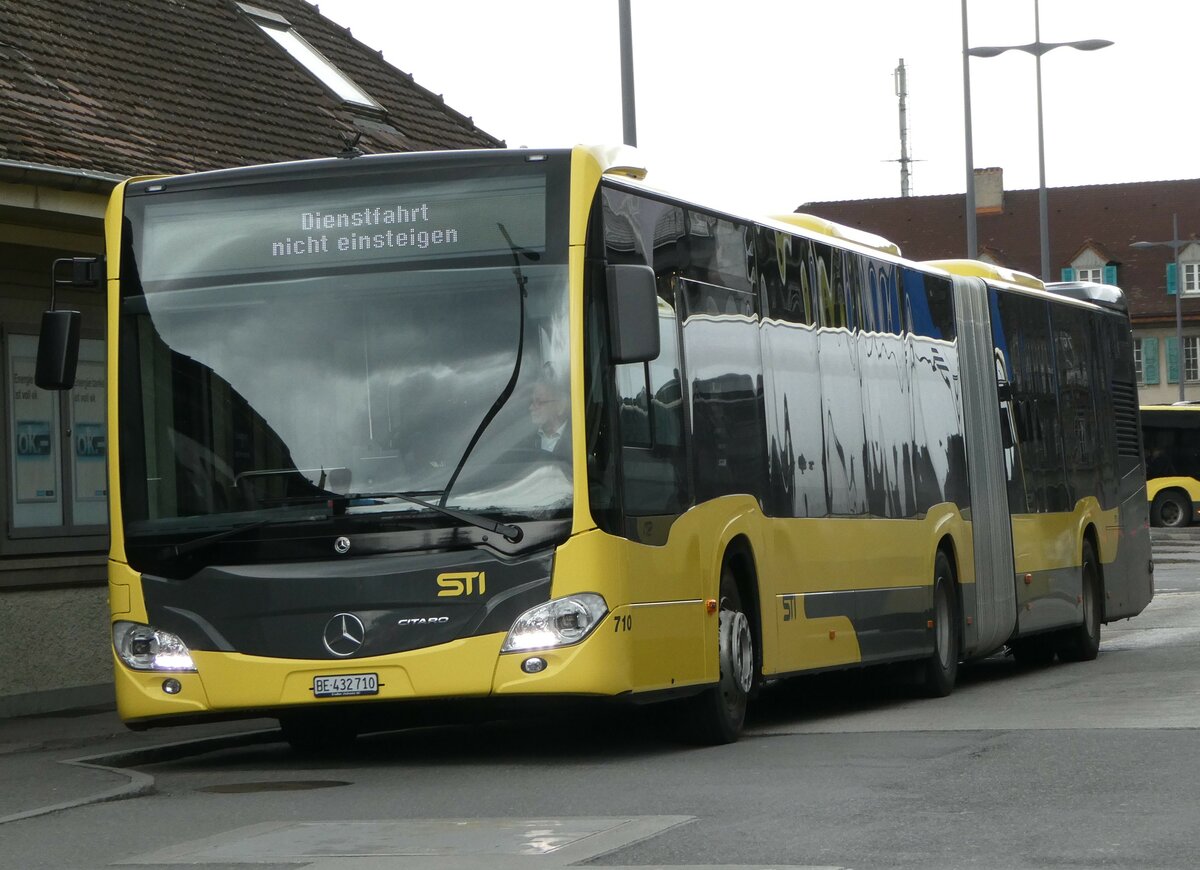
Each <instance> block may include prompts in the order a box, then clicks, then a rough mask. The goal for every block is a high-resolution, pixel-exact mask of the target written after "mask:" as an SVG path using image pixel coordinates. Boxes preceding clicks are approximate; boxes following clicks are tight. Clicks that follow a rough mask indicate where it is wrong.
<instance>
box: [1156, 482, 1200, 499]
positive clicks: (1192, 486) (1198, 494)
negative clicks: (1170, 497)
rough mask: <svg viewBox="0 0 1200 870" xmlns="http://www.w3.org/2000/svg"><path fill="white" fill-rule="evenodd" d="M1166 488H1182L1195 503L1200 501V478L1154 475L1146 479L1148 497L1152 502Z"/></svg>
mask: <svg viewBox="0 0 1200 870" xmlns="http://www.w3.org/2000/svg"><path fill="white" fill-rule="evenodd" d="M1164 489H1182V490H1183V491H1184V492H1186V493H1187V495H1188V498H1190V499H1191V500H1192V503H1193V504H1196V503H1197V502H1200V480H1197V479H1196V478H1194V477H1152V478H1150V479H1149V480H1147V481H1146V499H1147V501H1149V502H1150V503H1151V504H1153V503H1154V498H1155V496H1157V495H1158V494H1159V493H1160V492H1162V491H1163V490H1164Z"/></svg>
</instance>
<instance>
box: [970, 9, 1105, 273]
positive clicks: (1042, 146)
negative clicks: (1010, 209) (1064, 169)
mask: <svg viewBox="0 0 1200 870" xmlns="http://www.w3.org/2000/svg"><path fill="white" fill-rule="evenodd" d="M966 21H967V15H966V0H963V51H964V52H966V54H968V55H970V56H971V57H995V56H996V55H998V54H1003V53H1004V52H1006V51H1023V52H1025V53H1026V54H1032V55H1033V56H1034V58H1035V59H1036V61H1037V132H1038V223H1039V224H1040V234H1041V248H1042V280H1043V281H1049V280H1050V209H1049V205H1048V200H1047V196H1046V138H1045V133H1044V125H1043V121H1042V55H1043V54H1045V53H1046V52H1048V51H1054V49H1056V48H1075V49H1078V50H1079V51H1096V50H1097V49H1100V48H1107V47H1108V46H1110V45H1112V42H1111V41H1110V40H1107V39H1081V40H1078V41H1076V42H1042V24H1041V16H1040V14H1039V11H1038V0H1033V42H1030V43H1028V44H1027V45H981V46H978V47H976V48H967V47H966V43H967V34H966V26H967V24H966ZM963 88H964V90H969V89H970V79H969V78H968V72H967V61H966V58H964V59H963ZM970 106H971V102H970V96H969V95H968V97H967V100H966V109H967V119H966V123H967V142H968V145H967V153H968V155H970V149H971V146H970V141H971V138H970V137H971V132H970V131H971V114H970ZM967 173H968V176H969V178H968V181H967V184H968V186H969V189H968V194H967V202H968V205H969V206H971V213H970V214H969V215H967V220H968V221H970V224H969V229H968V231H967V238H968V239H971V238H973V237H974V235H975V233H974V228H975V210H974V202H975V168H974V167H973V166H968V167H967Z"/></svg>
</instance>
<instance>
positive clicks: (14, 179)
mask: <svg viewBox="0 0 1200 870" xmlns="http://www.w3.org/2000/svg"><path fill="white" fill-rule="evenodd" d="M503 144H504V143H503V142H501V141H500V140H499V139H497V138H496V137H494V136H491V135H489V134H488V133H485V132H484V131H482V130H480V129H478V128H477V127H476V126H475V125H474V123H473V122H472V121H471V119H470V118H468V117H466V116H464V115H462V114H460V113H458V112H455V111H454V110H453V109H451V108H449V107H448V106H446V105H445V103H444V101H443V100H442V99H441V98H440V97H439V96H437V95H436V94H433V93H431V92H430V91H428V90H426V89H424V88H422V87H420V86H419V85H418V84H417V83H415V82H414V81H413V79H412V77H411V76H410V75H408V74H406V73H404V72H402V71H401V70H399V69H397V68H396V67H394V66H392V65H390V64H389V63H387V62H386V61H385V60H384V59H383V57H382V55H381V54H380V53H379V52H377V51H374V50H372V49H370V48H367V47H366V46H365V45H363V44H362V43H360V42H358V41H357V40H356V39H354V37H353V36H352V34H351V33H350V32H349V31H348V30H346V29H344V28H342V27H340V26H338V25H336V24H334V23H333V22H331V21H329V20H328V19H326V18H324V17H323V16H321V15H320V13H319V12H318V10H317V8H316V7H315V6H313V5H311V4H309V3H307V2H304V0H255V3H254V4H253V5H251V4H247V3H238V2H234V0H178V2H172V3H164V2H162V0H106V2H105V3H103V4H96V3H94V2H92V0H59V2H56V3H16V2H0V370H2V371H3V372H4V383H5V385H6V389H5V392H4V397H3V401H2V402H0V448H2V449H3V455H4V456H5V457H7V461H6V462H4V463H3V466H2V467H0V521H2V523H3V530H2V533H0V716H2V715H19V714H24V713H35V712H41V711H45V710H51V709H57V708H64V707H73V706H80V705H87V704H92V703H105V702H107V701H108V700H110V699H111V697H112V689H111V668H112V664H111V654H110V652H109V650H110V639H109V636H108V632H109V629H108V615H107V613H108V608H107V601H106V590H107V580H106V553H107V543H108V511H107V489H108V486H107V476H106V467H107V463H106V461H105V452H104V450H105V440H106V437H105V436H106V431H107V429H106V426H107V421H106V420H105V409H106V400H105V396H106V388H107V385H106V383H105V370H104V359H105V347H106V337H105V302H104V298H103V293H102V292H100V291H59V292H58V294H57V299H56V302H57V305H58V307H64V308H74V309H77V310H79V311H81V312H82V315H83V328H82V338H83V341H82V347H81V351H80V367H79V376H78V381H77V386H76V388H75V389H74V390H72V391H70V392H68V393H63V394H57V393H49V392H46V391H43V390H38V389H37V387H36V386H35V385H34V383H33V360H34V353H35V349H36V344H37V335H38V329H39V321H40V317H41V312H42V311H43V310H44V309H45V308H47V307H48V302H49V299H50V282H51V268H52V265H53V264H54V262H55V261H56V260H59V259H63V258H71V257H90V256H97V255H100V254H102V253H103V252H104V235H103V215H104V211H105V208H106V205H107V202H108V196H109V194H110V192H111V191H112V189H113V187H114V186H115V185H116V184H117V183H118V182H119V181H120V180H122V179H125V178H129V177H134V176H144V175H162V174H175V173H181V172H193V171H201V170H207V169H216V168H224V167H234V166H247V165H252V164H257V163H268V162H274V161H280V160H298V159H305V158H312V157H328V156H333V155H336V154H339V153H342V152H345V151H347V150H348V149H358V150H360V151H363V152H385V151H419V150H436V149H450V148H494V147H498V146H502V145H503Z"/></svg>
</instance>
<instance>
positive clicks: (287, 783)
mask: <svg viewBox="0 0 1200 870" xmlns="http://www.w3.org/2000/svg"><path fill="white" fill-rule="evenodd" d="M349 784H350V783H348V782H342V781H341V780H337V779H283V780H275V781H273V782H226V783H222V784H220V785H206V786H203V787H202V788H198V789H196V791H207V792H211V793H213V794H246V793H249V792H258V791H309V790H311V789H314V788H337V787H338V786H343V785H349Z"/></svg>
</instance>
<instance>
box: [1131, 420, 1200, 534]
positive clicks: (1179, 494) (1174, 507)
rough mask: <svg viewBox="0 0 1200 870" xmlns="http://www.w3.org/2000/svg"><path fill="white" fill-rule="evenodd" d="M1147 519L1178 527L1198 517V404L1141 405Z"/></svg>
mask: <svg viewBox="0 0 1200 870" xmlns="http://www.w3.org/2000/svg"><path fill="white" fill-rule="evenodd" d="M1141 419H1142V439H1143V442H1144V444H1145V451H1146V497H1147V498H1148V499H1149V500H1150V522H1151V523H1152V524H1153V525H1156V526H1166V527H1168V528H1181V527H1183V526H1186V525H1189V524H1191V523H1193V522H1196V521H1197V520H1200V405H1193V404H1178V405H1143V406H1142V409H1141Z"/></svg>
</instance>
